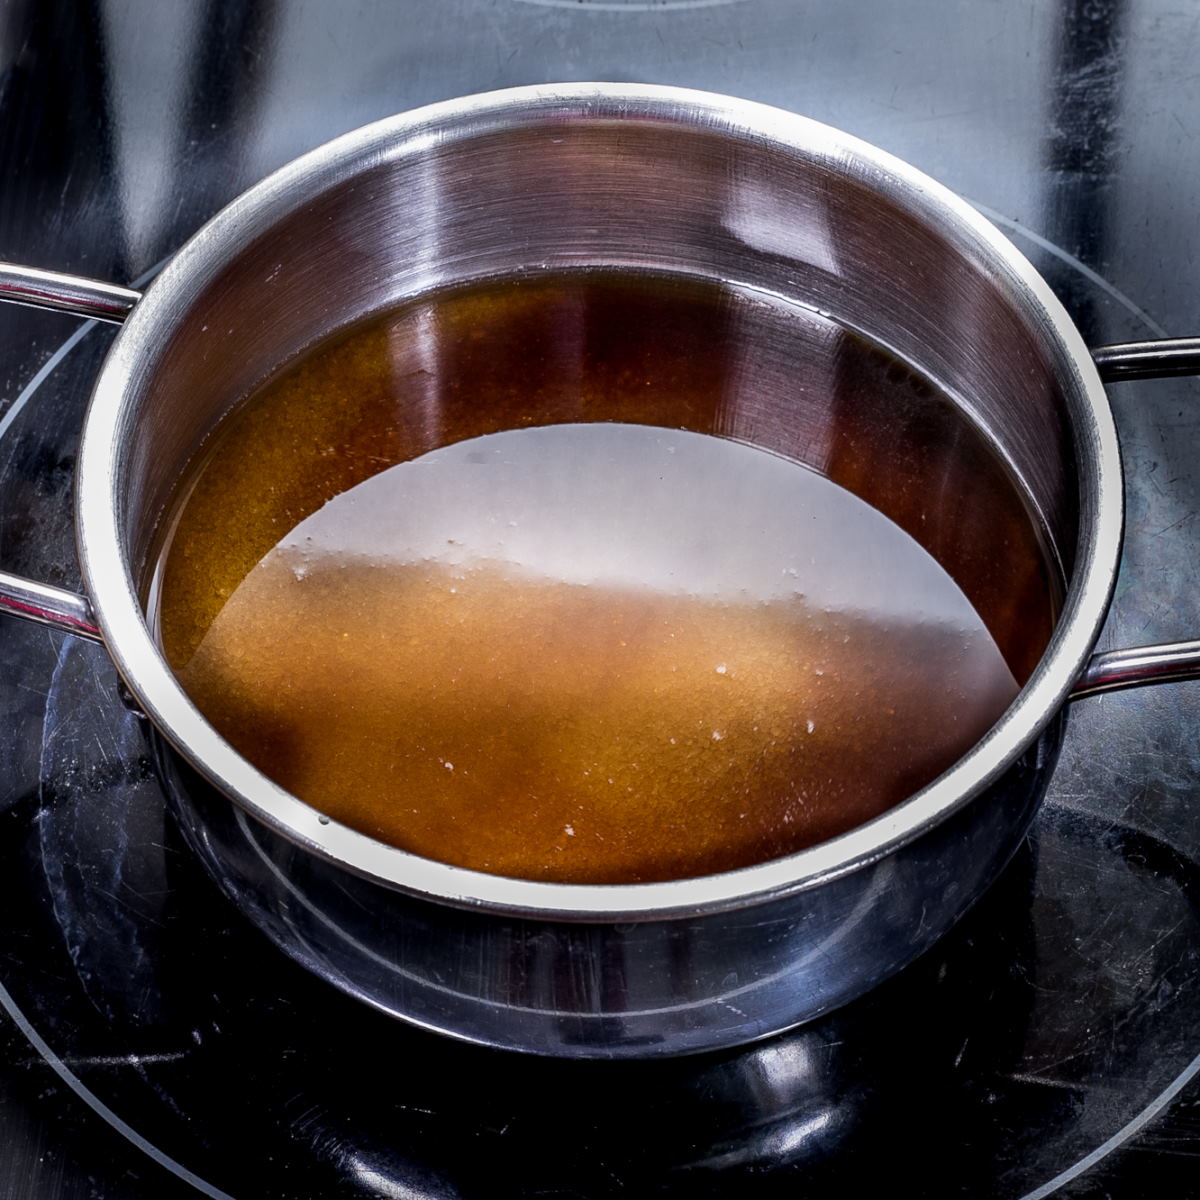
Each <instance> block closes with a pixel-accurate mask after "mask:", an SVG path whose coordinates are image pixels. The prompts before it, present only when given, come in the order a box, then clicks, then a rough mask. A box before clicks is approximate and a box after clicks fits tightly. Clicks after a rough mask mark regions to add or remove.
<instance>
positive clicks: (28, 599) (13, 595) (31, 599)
mask: <svg viewBox="0 0 1200 1200" xmlns="http://www.w3.org/2000/svg"><path fill="white" fill-rule="evenodd" d="M141 298H142V294H141V292H135V291H134V290H133V289H132V288H124V287H117V286H116V285H115V284H111V283H101V282H99V281H98V280H94V279H84V278H82V277H81V276H78V275H65V274H63V273H62V272H60V271H41V270H38V269H37V268H36V267H21V266H17V265H16V264H14V263H4V262H0V300H5V301H10V302H12V303H14V304H29V305H33V306H34V307H35V308H52V309H57V310H58V311H60V312H68V313H73V314H74V315H75V316H77V317H88V318H90V319H92V320H98V321H112V322H115V323H117V324H119V323H120V322H122V321H124V320H125V318H126V317H127V316H129V314H130V313H131V312H132V311H133V306H134V305H135V304H137V302H138V301H139V300H140V299H141ZM0 613H12V614H13V615H15V616H18V617H25V618H26V619H27V620H30V621H37V622H38V623H39V624H42V625H49V626H51V627H52V628H55V629H62V630H65V631H66V632H67V633H72V634H75V636H76V637H83V638H88V639H90V640H92V641H97V642H99V641H102V640H103V638H102V637H101V634H100V629H99V627H98V626H97V624H96V619H95V616H94V614H93V612H92V605H91V601H89V600H88V598H87V597H86V596H78V595H76V594H75V593H74V592H68V591H66V590H65V589H63V588H57V587H51V586H50V585H49V584H44V583H35V582H34V581H33V580H32V579H22V578H21V577H20V576H19V575H10V574H9V573H8V572H7V571H0Z"/></svg>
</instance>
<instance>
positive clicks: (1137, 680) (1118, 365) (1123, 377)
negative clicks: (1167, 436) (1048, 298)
mask: <svg viewBox="0 0 1200 1200" xmlns="http://www.w3.org/2000/svg"><path fill="white" fill-rule="evenodd" d="M1092 361H1093V362H1095V364H1096V367H1097V368H1098V370H1099V371H1100V378H1101V379H1103V380H1104V381H1105V382H1106V383H1122V382H1125V381H1127V380H1134V379H1167V378H1171V377H1173V376H1178V375H1200V338H1163V339H1161V340H1160V341H1156V342H1122V343H1120V344H1119V345H1113V346H1097V347H1096V349H1095V350H1093V351H1092ZM1196 678H1200V641H1192V642H1167V643H1163V644H1161V645H1157V646H1132V647H1130V648H1129V649H1127V650H1109V651H1106V652H1104V653H1103V654H1093V655H1092V657H1091V658H1090V659H1089V660H1088V664H1087V666H1086V667H1084V669H1083V674H1081V675H1080V676H1079V678H1078V679H1077V680H1076V681H1075V686H1074V687H1072V688H1071V692H1070V696H1069V698H1070V699H1071V700H1078V699H1080V697H1082V696H1095V695H1097V694H1098V693H1100V692H1115V691H1119V690H1120V689H1122V688H1130V687H1142V686H1143V685H1145V684H1150V683H1169V682H1171V681H1172V680H1176V679H1196Z"/></svg>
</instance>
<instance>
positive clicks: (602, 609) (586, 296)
mask: <svg viewBox="0 0 1200 1200" xmlns="http://www.w3.org/2000/svg"><path fill="white" fill-rule="evenodd" d="M535 318H536V320H535ZM610 330H611V334H612V336H611V338H610ZM781 331H782V334H786V336H787V337H788V338H790V339H791V341H790V342H788V343H786V344H784V343H783V342H781V336H782V334H781ZM618 333H619V334H620V336H619V337H618V336H617V335H618ZM785 351H786V353H785ZM784 389H786V392H785V391H784ZM883 411H886V413H887V414H888V419H889V421H890V424H888V425H887V426H880V429H881V430H882V431H883V433H882V436H881V435H880V433H878V432H876V430H875V422H874V421H873V420H872V421H868V420H867V418H868V417H871V416H872V415H874V416H875V417H878V415H879V414H880V413H881V412H883ZM656 418H657V419H656ZM663 419H665V420H666V421H667V422H668V423H669V425H670V427H667V428H664V427H662V426H661V425H660V424H659V421H660V420H663ZM633 420H637V421H638V422H639V423H637V424H634V423H631V422H632V421H633ZM643 421H644V422H647V423H640V422H643ZM714 433H715V434H720V435H722V436H716V437H714V436H711V435H712V434H714ZM739 438H740V439H742V440H746V441H750V440H753V441H757V442H760V443H763V444H767V445H770V446H772V447H773V448H774V449H776V450H778V451H779V452H780V453H776V454H772V453H767V452H766V451H764V450H759V449H755V448H752V447H751V446H747V445H744V444H740V441H738V440H733V439H739ZM934 449H936V450H937V451H938V456H937V458H936V459H934V458H933V451H934ZM784 454H786V455H789V456H790V457H791V458H801V459H803V460H804V461H807V462H810V463H811V464H812V465H813V466H815V467H817V468H818V470H810V469H807V468H806V467H805V466H802V465H800V464H799V463H798V462H796V461H789V458H786V457H782V456H781V455H784ZM931 461H933V462H936V463H937V464H938V465H937V470H936V471H932V472H930V473H929V474H928V476H926V477H920V476H918V475H916V474H914V472H916V471H918V469H919V468H920V467H921V465H922V464H923V463H926V462H931ZM826 475H832V476H834V478H837V477H838V476H841V477H842V478H843V479H844V480H846V481H848V482H850V483H851V484H852V485H857V486H855V488H854V490H855V491H858V492H860V493H862V494H864V495H867V496H869V497H870V499H871V500H872V504H867V503H864V501H863V500H861V499H859V498H858V497H856V496H855V495H853V494H851V492H850V491H848V490H846V489H845V488H843V487H841V486H839V485H838V484H837V483H835V482H833V481H832V480H831V479H829V478H826V477H825V476H826ZM980 503H987V504H989V505H990V507H991V512H990V514H989V520H988V522H987V523H986V524H985V523H984V522H983V521H982V520H981V519H980V517H979V514H978V511H977V506H978V505H979V504H980ZM880 508H882V509H884V510H885V511H886V512H887V514H888V515H886V516H885V515H884V513H883V512H880V511H879V509H880ZM977 534H978V536H976V535H977ZM943 548H944V549H945V550H946V553H945V554H940V553H939V554H938V558H941V559H942V563H943V565H939V562H938V561H937V559H936V558H935V557H934V556H933V555H932V554H931V553H930V550H935V551H937V550H941V549H943ZM976 563H978V564H979V569H975V564H976ZM947 567H949V568H950V569H949V570H947V569H946V568H947ZM952 576H953V577H952ZM996 576H998V577H999V578H998V579H997V578H994V577H996ZM1014 594H1015V599H1014ZM968 596H969V597H970V598H969V599H968ZM1031 596H1034V597H1037V598H1038V599H1039V601H1040V603H1039V606H1038V607H1030V606H1028V605H1025V606H1024V607H1022V603H1023V601H1025V600H1027V599H1028V598H1029V597H1031ZM1050 607H1051V606H1050V604H1049V601H1048V599H1047V595H1046V590H1045V566H1044V563H1043V561H1042V560H1041V558H1040V554H1039V549H1038V542H1037V538H1036V532H1035V531H1034V530H1033V529H1032V527H1031V525H1030V522H1029V518H1028V514H1027V513H1026V512H1025V510H1024V509H1023V507H1022V505H1021V502H1020V499H1019V496H1018V495H1017V494H1016V492H1015V491H1014V489H1013V487H1012V484H1011V481H1010V480H1009V479H1008V477H1007V476H1006V474H1005V472H1004V470H1003V467H1002V466H1001V465H1000V464H999V463H998V460H996V459H995V457H994V456H993V455H992V454H991V453H990V451H989V448H988V447H987V445H986V442H985V441H984V440H983V439H982V438H981V437H980V436H979V435H978V434H977V433H976V432H975V431H974V430H973V428H972V427H971V426H970V425H969V423H967V422H966V421H964V420H963V419H962V418H961V416H959V415H958V413H957V410H955V409H954V408H953V406H950V405H949V404H948V402H947V401H945V400H944V398H942V397H940V396H938V395H936V393H932V392H931V391H930V390H929V389H928V388H927V387H925V386H924V385H923V384H921V383H920V381H915V380H914V379H913V377H912V376H910V375H908V374H907V373H906V372H904V371H903V370H902V369H899V368H898V367H897V366H896V365H895V364H894V363H892V362H891V361H890V360H887V359H886V358H885V357H884V356H882V355H879V353H878V352H877V351H874V350H873V349H871V348H870V347H868V346H866V345H865V343H861V342H859V341H858V340H857V339H853V338H850V337H849V336H848V335H845V334H844V333H843V332H842V331H840V330H838V329H837V328H836V327H833V326H827V325H823V324H821V322H820V319H819V318H813V317H811V315H808V316H806V317H804V318H802V319H800V320H799V323H797V317H796V314H795V313H794V312H793V311H792V310H790V309H783V308H782V306H773V305H765V304H763V303H762V302H761V301H759V300H754V299H749V298H744V297H739V296H738V295H736V294H733V293H730V292H727V291H725V290H723V289H718V288H716V287H715V286H713V285H698V284H695V283H692V282H687V283H684V284H680V283H677V282H674V281H663V280H650V281H645V280H633V281H630V280H628V279H621V280H617V279H614V278H611V277H609V278H594V277H593V278H587V277H584V278H575V279H567V280H563V279H550V280H540V281H536V282H534V283H531V284H524V285H521V286H519V287H511V286H510V287H508V288H506V289H504V290H503V291H502V290H500V289H499V288H488V287H484V288H478V289H464V290H463V291H462V292H460V293H457V294H454V293H451V294H448V295H447V296H446V297H442V298H440V299H438V300H435V301H433V302H429V303H425V304H422V305H414V306H411V307H410V308H408V309H404V310H400V311H399V312H398V313H397V314H394V315H392V316H390V317H389V318H387V319H385V320H383V321H380V322H376V323H373V324H371V325H368V326H364V327H363V328H362V329H361V330H359V331H356V332H354V333H352V334H351V335H349V336H348V337H346V338H344V339H342V340H340V341H339V342H335V343H333V344H331V345H330V346H327V347H325V348H322V349H320V350H318V351H317V352H316V353H315V354H314V355H313V356H312V357H311V358H309V359H308V360H306V361H304V362H302V363H301V364H300V365H299V366H298V367H297V368H295V369H294V370H293V371H291V372H290V373H288V374H286V375H285V376H283V377H282V378H281V379H280V380H278V381H276V382H275V383H273V384H271V385H268V387H267V388H266V389H265V390H264V391H263V392H262V393H261V394H260V395H259V396H257V397H255V398H253V399H252V400H251V401H250V402H249V403H248V404H246V405H245V406H244V407H243V408H242V409H241V410H240V411H239V412H237V413H236V414H235V415H234V417H233V418H231V419H230V421H229V422H228V425H227V428H226V430H225V431H224V432H223V433H222V435H221V436H220V437H218V439H217V440H216V442H215V444H214V446H213V448H212V449H211V450H210V452H209V455H208V457H207V460H206V461H205V462H204V463H203V464H202V465H201V467H200V469H199V471H198V473H197V475H196V477H195V478H194V480H193V481H192V483H191V487H190V491H189V493H188V495H187V497H186V502H185V503H184V504H183V505H182V509H181V514H180V517H179V520H178V523H177V526H176V531H175V535H174V538H173V541H172V543H171V546H170V547H169V552H168V555H167V557H166V560H165V563H164V567H163V570H162V582H161V593H160V596H159V608H158V612H159V617H160V621H161V633H162V638H163V643H164V647H165V649H166V652H167V654H168V658H169V659H170V661H171V662H172V665H173V666H174V667H175V669H176V670H177V672H178V673H179V676H180V678H181V681H182V682H183V684H184V686H185V687H186V688H187V690H188V691H189V693H190V694H191V695H192V696H193V698H194V699H195V701H196V703H197V704H198V706H199V707H200V708H201V710H202V711H204V712H205V714H206V715H207V716H208V717H209V719H210V720H211V721H212V722H213V724H214V725H215V726H216V728H217V729H218V730H220V731H221V732H222V733H223V734H224V735H225V737H226V738H227V739H228V740H230V741H231V742H232V743H233V745H234V746H235V747H236V748H237V749H238V750H239V751H241V752H242V753H243V754H245V755H246V756H247V757H248V758H250V759H251V760H252V761H253V762H255V763H256V764H257V765H258V766H259V767H260V768H261V769H262V770H264V771H265V772H266V773H267V774H268V775H270V776H271V777H273V778H274V779H276V780H277V781H278V782H279V783H281V784H282V785H283V786H285V787H287V788H288V789H289V790H291V791H292V792H293V793H294V794H296V795H298V796H300V797H301V798H302V799H305V800H307V801H309V802H310V803H311V804H313V805H314V807H316V808H318V809H320V810H322V811H323V812H326V813H328V814H329V815H330V816H332V817H334V818H336V819H338V820H340V821H343V822H345V823H347V824H349V825H352V826H354V827H356V828H358V829H360V830H362V831H363V832H365V833H368V834H370V835H372V836H375V837H379V838H381V839H383V840H385V841H388V842H391V843H394V844H396V845H399V846H401V847H403V848H405V849H408V850H411V851H414V852H416V853H419V854H423V855H426V856H428V857H431V858H435V859H439V860H442V861H446V862H452V863H456V864H459V865H463V866H467V867H471V868H475V869H479V870H483V871H489V872H493V873H497V874H504V875H511V876H520V877H525V878H533V879H546V880H561V881H574V882H639V881H650V880H658V879H667V878H676V877H686V876H694V875H702V874H706V873H711V872H714V871H720V870H726V869H731V868H734V867H738V866H744V865H748V864H750V863H754V862H759V861H763V860H766V859H770V858H773V857H777V856H779V855H783V854H787V853H790V852H793V851H795V850H798V849H801V848H803V847H805V846H807V845H811V844H813V843H815V842H818V841H821V840H823V839H825V838H828V837H830V836H834V835H836V834H837V833H840V832H844V831H845V830H847V829H850V828H852V827H854V826H855V825H857V824H860V823H861V822H863V821H865V820H868V819H870V818H871V817H873V816H875V815H877V814H879V813H880V812H882V811H884V810H886V809H887V808H888V807H890V806H891V805H893V804H895V803H897V802H899V801H901V800H903V799H905V798H906V797H907V796H909V795H911V794H912V792H914V791H915V790H917V789H918V788H920V787H921V786H923V785H924V784H925V783H927V782H929V781H930V780H931V779H933V778H934V777H936V776H937V775H938V774H940V773H941V772H942V771H943V770H945V769H946V768H947V767H949V766H950V765H952V764H953V763H954V761H955V760H956V759H957V758H959V757H960V756H961V755H962V754H963V753H964V752H965V751H966V750H967V749H969V748H970V747H971V745H973V744H974V742H975V741H976V740H978V738H979V736H980V735H981V734H983V733H984V732H985V731H986V730H987V729H988V728H989V727H990V726H991V725H992V724H993V723H994V722H995V720H996V718H997V717H998V716H999V715H1000V713H1001V712H1002V711H1003V710H1004V708H1005V707H1006V706H1007V705H1008V703H1009V702H1010V701H1011V700H1012V698H1013V697H1014V695H1015V694H1016V691H1017V683H1018V680H1019V679H1021V678H1022V677H1023V675H1024V673H1025V672H1026V671H1027V669H1028V667H1029V666H1030V665H1031V663H1032V662H1033V661H1035V660H1036V655H1037V654H1038V653H1040V649H1041V647H1043V646H1044V644H1045V638H1046V636H1047V634H1048V626H1049V613H1050Z"/></svg>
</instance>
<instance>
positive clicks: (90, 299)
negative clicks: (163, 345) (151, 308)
mask: <svg viewBox="0 0 1200 1200" xmlns="http://www.w3.org/2000/svg"><path fill="white" fill-rule="evenodd" d="M141 298H142V293H141V292H135V291H134V290H133V288H125V287H118V286H117V285H116V284H113V283H101V282H99V280H96V279H85V278H83V276H81V275H65V274H63V273H62V272H61V271H41V270H38V268H36V267H20V266H17V265H16V263H6V262H0V300H7V301H9V302H10V303H12V304H29V305H32V306H33V307H34V308H53V309H57V310H58V311H59V312H68V313H74V314H75V316H77V317H90V318H92V319H93V320H96V321H112V322H114V323H115V324H118V325H119V324H120V323H121V322H122V321H124V320H125V318H126V317H127V316H129V314H130V313H131V312H132V311H133V306H134V305H135V304H136V303H137V302H138V301H139V300H140V299H141Z"/></svg>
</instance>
